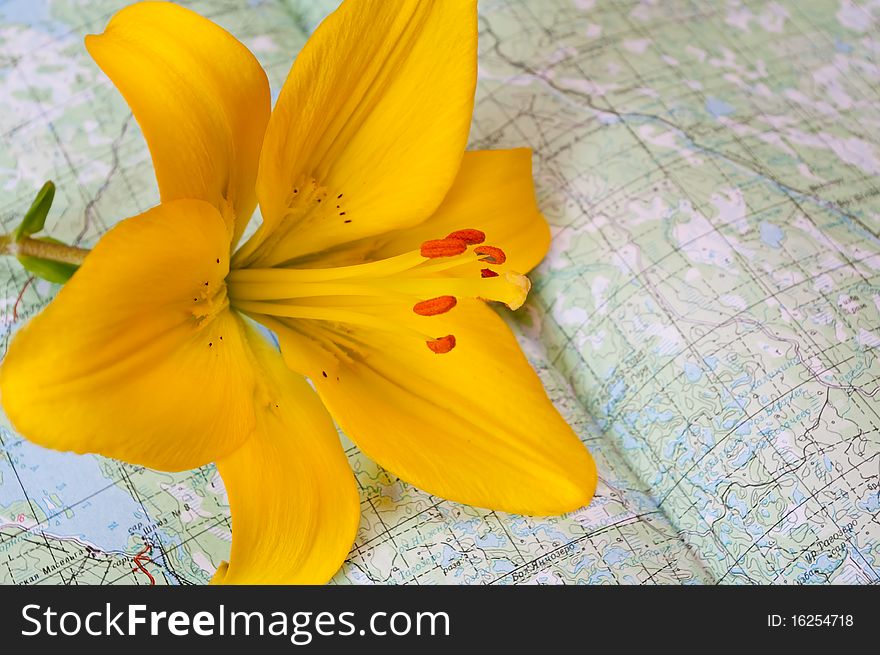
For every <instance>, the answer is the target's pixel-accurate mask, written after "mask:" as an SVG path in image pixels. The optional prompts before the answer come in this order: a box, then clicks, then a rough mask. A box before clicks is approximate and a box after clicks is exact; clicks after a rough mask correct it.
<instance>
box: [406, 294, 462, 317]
mask: <svg viewBox="0 0 880 655" xmlns="http://www.w3.org/2000/svg"><path fill="white" fill-rule="evenodd" d="M456 302H458V301H457V300H456V299H455V296H440V297H439V298H431V299H430V300H423V301H421V302H417V303H416V304H415V305H413V311H414V312H415V313H416V314H418V315H419V316H435V315H437V314H445V313H446V312H448V311H449V310H450V309H452V308H453V307H455V304H456Z"/></svg>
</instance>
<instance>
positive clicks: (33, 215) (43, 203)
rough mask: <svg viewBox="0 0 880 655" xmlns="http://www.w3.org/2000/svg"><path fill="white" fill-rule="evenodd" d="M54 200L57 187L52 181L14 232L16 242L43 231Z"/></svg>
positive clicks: (40, 192)
mask: <svg viewBox="0 0 880 655" xmlns="http://www.w3.org/2000/svg"><path fill="white" fill-rule="evenodd" d="M54 199H55V185H54V184H53V183H52V182H51V181H49V182H46V183H45V184H44V185H43V188H42V189H40V191H39V193H37V197H36V198H34V201H33V202H32V203H31V207H30V209H28V210H27V213H26V214H25V215H24V218H23V219H22V221H21V223H20V224H19V226H18V227H17V228H16V229H15V232H13V236H14V237H15V240H16V241H20V240H21V239H24V238H25V237H29V236H30V235H32V234H35V233H37V232H39V231H40V230H42V229H43V226H44V225H45V224H46V216H48V215H49V209H50V208H51V207H52V201H53V200H54ZM25 268H27V267H25Z"/></svg>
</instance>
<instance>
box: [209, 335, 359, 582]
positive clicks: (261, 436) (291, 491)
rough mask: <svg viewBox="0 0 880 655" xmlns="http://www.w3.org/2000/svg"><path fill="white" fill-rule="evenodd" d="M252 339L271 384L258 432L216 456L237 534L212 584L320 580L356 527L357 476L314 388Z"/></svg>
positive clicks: (260, 410) (259, 409)
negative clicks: (220, 456) (227, 559)
mask: <svg viewBox="0 0 880 655" xmlns="http://www.w3.org/2000/svg"><path fill="white" fill-rule="evenodd" d="M251 342H252V344H253V346H252V347H253V351H254V353H255V354H256V355H257V359H258V360H259V362H260V365H261V368H262V369H263V371H265V378H266V380H267V381H268V382H269V387H268V389H267V394H266V395H265V397H264V398H263V399H262V402H261V403H260V405H259V406H258V407H257V429H256V432H255V434H254V437H253V438H252V439H249V440H248V441H247V442H246V443H245V444H244V445H243V446H242V447H241V448H239V449H238V450H236V451H235V452H234V453H233V454H231V455H229V456H227V457H225V458H223V459H221V460H219V461H218V462H217V469H218V470H219V471H220V475H221V477H222V478H223V482H224V483H225V485H226V491H227V493H228V495H229V505H230V508H231V510H232V535H233V538H232V553H231V555H230V558H229V564H228V565H225V564H224V565H223V566H221V567H220V569H218V571H217V574H216V575H215V577H214V579H213V580H212V582H222V583H226V584H323V583H325V582H327V581H328V580H329V579H330V578H331V577H332V576H333V574H334V573H336V571H337V570H338V569H339V567H340V565H341V564H342V562H343V561H344V560H345V557H346V555H347V554H348V552H349V550H350V549H351V546H352V543H354V538H355V535H356V533H357V526H358V521H359V519H360V501H359V498H358V493H357V488H356V487H355V483H354V476H353V475H352V473H351V469H350V468H349V466H348V460H347V459H346V457H345V454H344V453H343V451H342V446H341V445H340V443H339V436H338V434H337V432H336V428H335V427H334V425H333V421H332V420H331V419H330V415H329V414H327V410H325V409H324V407H323V406H322V405H321V401H320V400H319V399H318V396H317V395H316V394H315V392H314V391H312V389H311V388H310V387H309V385H308V383H306V381H305V380H304V379H303V378H302V377H301V376H299V375H297V374H295V373H291V372H290V371H289V370H288V369H287V368H286V367H285V366H284V363H283V362H282V361H281V357H280V356H279V355H278V351H277V350H274V349H272V348H270V347H269V346H268V345H267V344H265V342H264V341H263V339H262V337H259V336H254V337H253V338H252V339H251Z"/></svg>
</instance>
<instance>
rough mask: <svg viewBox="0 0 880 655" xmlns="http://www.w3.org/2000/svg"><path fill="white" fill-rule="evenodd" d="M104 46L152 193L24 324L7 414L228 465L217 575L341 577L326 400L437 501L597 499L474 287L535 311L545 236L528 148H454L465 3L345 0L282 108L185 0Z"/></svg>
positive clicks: (356, 436) (471, 67) (579, 448)
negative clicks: (532, 302) (532, 303)
mask: <svg viewBox="0 0 880 655" xmlns="http://www.w3.org/2000/svg"><path fill="white" fill-rule="evenodd" d="M86 46H87V48H88V50H89V52H90V53H91V55H92V56H93V57H94V59H95V61H96V62H97V63H98V65H99V66H100V67H101V68H102V69H103V70H104V71H105V72H106V73H107V75H108V76H109V77H110V78H111V79H112V80H113V82H114V83H115V84H116V86H117V87H118V88H119V90H120V91H121V92H122V95H123V96H124V97H125V99H126V100H127V101H128V103H129V105H130V106H131V109H132V111H133V113H134V115H135V117H136V119H137V120H138V122H139V123H140V126H141V128H142V130H143V133H144V136H145V138H146V140H147V143H148V145H149V148H150V152H151V155H152V158H153V164H154V167H155V171H156V177H157V180H158V184H159V190H160V195H161V201H162V202H161V204H160V205H159V206H158V207H155V208H154V209H151V210H149V211H147V212H145V213H144V214H141V215H139V216H135V217H133V218H129V219H126V220H124V221H122V222H120V223H119V224H117V225H116V226H115V227H113V228H112V229H111V230H110V231H109V232H107V234H106V235H105V236H104V237H103V238H102V239H101V240H100V241H99V242H98V243H97V245H96V247H95V248H94V249H93V250H92V251H91V252H90V254H88V255H87V256H86V257H85V260H84V262H83V263H82V266H81V267H80V269H79V270H78V271H77V273H76V274H75V275H74V276H73V278H72V279H71V280H70V281H69V282H68V283H67V284H66V285H65V286H64V287H63V288H62V289H61V291H60V292H59V293H58V295H57V297H56V298H55V299H54V300H53V301H52V303H50V305H49V306H48V307H46V309H45V310H44V311H43V312H42V313H41V314H39V315H38V316H37V317H35V318H34V319H33V320H31V321H30V323H29V324H27V325H26V326H25V327H24V328H22V329H21V330H20V331H19V332H18V334H17V335H16V337H15V339H14V340H13V342H12V344H11V346H10V348H9V351H8V354H7V356H6V360H5V363H4V365H3V367H2V375H0V390H2V402H3V406H4V407H5V409H6V412H7V414H8V416H9V418H10V420H11V421H12V423H13V424H14V425H15V427H16V429H18V430H19V431H20V432H21V433H22V434H23V435H25V436H26V437H27V438H29V439H31V440H32V441H34V442H36V443H38V444H41V445H43V446H47V447H50V448H56V449H60V450H72V451H76V452H79V453H85V452H91V453H101V454H103V455H107V456H110V457H115V458H118V459H121V460H124V461H127V462H131V463H135V464H140V465H144V466H148V467H152V468H157V469H164V470H171V471H175V470H183V469H190V468H195V467H198V466H202V465H204V464H207V463H209V462H212V461H215V462H216V463H217V468H218V470H219V472H220V475H221V476H222V478H223V480H224V483H225V485H226V488H227V491H228V495H229V503H230V507H231V512H232V523H233V529H234V534H235V538H234V540H233V544H232V551H231V555H230V563H229V564H226V563H224V564H223V565H222V566H221V567H220V569H219V570H218V572H217V573H216V575H215V576H214V581H216V582H224V583H303V582H305V583H320V582H325V581H327V580H329V578H330V577H331V576H332V575H333V574H334V573H335V572H336V571H337V569H338V568H339V566H340V565H341V563H342V562H343V560H344V559H345V557H346V555H347V553H348V552H349V549H350V547H351V545H352V543H353V541H354V538H355V534H356V531H357V526H358V520H359V516H360V510H359V505H360V504H359V499H358V494H357V490H356V487H355V483H354V479H353V475H352V473H351V471H350V469H349V468H348V464H347V461H346V458H345V455H344V453H343V451H342V448H341V445H340V442H339V438H338V435H337V432H336V430H335V428H334V425H333V420H332V419H331V415H332V417H333V419H335V421H336V423H337V424H338V425H339V426H340V427H341V428H342V429H343V430H344V431H345V432H346V434H348V435H349V436H350V437H351V438H352V439H353V440H354V441H355V443H356V444H357V445H358V446H359V447H360V448H361V449H362V450H363V451H364V452H365V453H366V454H367V455H368V456H369V457H371V458H372V459H374V460H375V461H376V462H378V463H379V464H380V465H382V466H383V467H385V468H386V469H387V470H389V471H391V472H393V473H394V474H395V475H397V476H399V477H400V478H402V479H404V480H406V481H408V482H410V483H412V484H414V485H416V486H417V487H420V488H421V489H424V490H426V491H428V492H430V493H432V494H435V495H437V496H441V497H443V498H448V499H451V500H454V501H458V502H461V503H466V504H470V505H476V506H479V507H484V508H492V509H496V510H503V511H506V512H515V513H520V514H530V515H554V514H560V513H563V512H566V511H570V510H574V509H576V508H578V507H580V506H583V505H585V504H586V503H587V502H589V500H590V498H591V497H592V495H593V492H594V489H595V484H596V472H595V466H594V463H593V460H592V458H591V457H590V455H589V453H588V452H587V450H586V448H585V447H584V446H583V444H582V443H581V442H580V441H579V439H578V438H577V436H576V435H575V434H574V433H573V432H572V430H571V429H570V428H569V426H568V425H567V424H566V423H565V421H564V420H563V419H562V418H561V417H560V416H559V414H558V413H557V411H556V410H555V409H554V407H553V406H552V404H551V403H550V401H549V400H548V398H547V396H546V394H545V392H544V390H543V388H542V386H541V383H540V381H539V380H538V378H537V376H536V375H535V373H534V372H533V371H532V370H531V368H530V367H529V365H528V363H527V361H526V359H525V357H524V356H523V355H522V353H521V351H520V349H519V347H518V345H517V342H516V340H515V339H514V337H513V335H512V333H511V332H510V331H509V329H508V328H507V326H506V324H505V323H504V322H503V320H502V319H501V318H500V317H499V316H498V315H497V314H496V313H495V312H494V311H493V310H492V309H491V308H489V307H488V306H487V305H486V303H485V302H484V299H488V300H496V301H501V302H503V303H506V304H507V305H508V306H510V307H512V308H516V307H518V306H519V305H521V304H522V302H523V301H524V299H525V296H526V293H527V291H528V286H529V285H528V280H527V279H526V278H525V277H524V276H523V275H521V273H525V272H528V271H529V270H530V269H531V268H533V267H534V266H535V265H536V264H537V263H538V262H539V261H540V260H541V259H542V258H543V257H544V255H545V253H546V251H547V248H548V244H549V240H550V235H549V229H548V226H547V223H546V221H545V220H544V218H543V217H542V216H541V214H540V212H539V211H538V209H537V207H536V203H535V198H534V191H533V188H532V180H531V153H530V152H529V151H528V150H525V149H518V150H502V151H483V152H465V150H464V149H465V145H466V141H467V135H468V128H469V125H470V121H471V112H472V109H473V97H474V89H475V85H476V53H477V18H476V2H475V1H474V0H467V1H465V0H461V1H455V2H452V1H447V0H443V1H437V2H407V1H405V0H397V1H391V0H382V1H379V0H348V1H346V2H344V3H343V4H342V5H341V7H340V8H339V9H338V10H337V11H336V12H335V13H333V14H332V15H330V16H329V17H328V18H327V19H326V20H325V21H324V22H323V23H322V24H321V26H320V27H319V28H318V29H317V31H316V32H315V34H314V35H313V36H312V38H311V39H310V40H309V42H308V43H307V44H306V46H305V47H304V49H303V50H302V52H301V53H300V54H299V56H298V57H297V59H296V61H295V63H294V65H293V67H292V69H291V71H290V74H289V76H288V78H287V81H286V82H285V84H284V87H283V89H282V90H281V94H280V96H279V98H278V100H277V103H276V105H275V108H274V110H273V111H271V112H270V94H269V85H268V81H267V79H266V76H265V73H264V72H263V70H262V69H261V67H260V65H259V64H258V63H257V61H256V59H255V58H254V57H253V55H252V54H251V53H250V52H249V51H248V50H247V49H246V48H245V47H244V46H243V45H242V44H241V43H239V42H238V41H237V40H236V39H235V38H234V37H233V36H231V35H230V34H229V33H227V32H226V31H224V30H223V29H221V28H220V27H218V26H217V25H215V24H213V23H212V22H210V21H208V20H207V19H205V18H202V17H200V16H199V15H197V14H195V13H193V12H191V11H189V10H187V9H183V8H181V7H179V6H176V5H173V4H170V3H168V4H166V3H152V2H145V3H141V4H136V5H133V6H130V7H128V8H126V9H123V10H122V11H120V12H119V13H118V14H116V15H115V16H114V17H113V18H112V19H111V21H110V23H109V24H108V26H107V29H106V30H105V32H104V33H103V34H101V35H97V36H89V37H87V39H86ZM258 201H259V206H260V209H261V214H262V224H261V225H260V226H259V228H258V229H257V230H256V232H255V233H254V234H253V236H252V237H251V238H250V239H248V240H247V241H246V242H245V243H244V244H243V245H242V246H241V247H240V248H238V249H237V250H236V245H237V244H238V241H239V239H240V237H241V236H242V234H243V232H244V230H245V226H246V225H247V223H248V220H249V218H250V216H251V214H252V213H253V211H254V209H255V207H256V205H257V202H258ZM246 317H247V318H246ZM253 321H256V322H257V323H261V324H262V325H263V326H265V327H266V328H269V329H270V330H271V331H272V332H274V334H275V335H276V336H277V339H278V341H279V344H280V355H279V353H278V349H277V348H276V347H275V346H274V345H271V344H270V343H269V342H267V341H266V339H265V338H264V336H263V335H262V334H261V333H260V332H259V331H258V330H257V329H255V327H254V324H253ZM282 358H283V359H282ZM306 378H308V380H310V381H311V385H310V384H309V383H308V382H307V381H306ZM322 405H323V406H322ZM325 408H326V409H325ZM328 410H329V413H328Z"/></svg>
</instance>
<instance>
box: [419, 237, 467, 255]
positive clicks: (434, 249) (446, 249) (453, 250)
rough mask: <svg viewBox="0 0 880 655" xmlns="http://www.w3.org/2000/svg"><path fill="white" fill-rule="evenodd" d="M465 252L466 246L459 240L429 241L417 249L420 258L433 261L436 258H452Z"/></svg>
mask: <svg viewBox="0 0 880 655" xmlns="http://www.w3.org/2000/svg"><path fill="white" fill-rule="evenodd" d="M465 250H467V244H466V243H465V242H464V241H462V240H461V239H449V238H447V239H431V240H430V241H425V242H424V243H423V244H422V247H421V248H420V249H419V252H421V254H422V257H427V258H429V259H434V258H436V257H454V256H455V255H460V254H461V253H463V252H464V251H465Z"/></svg>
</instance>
